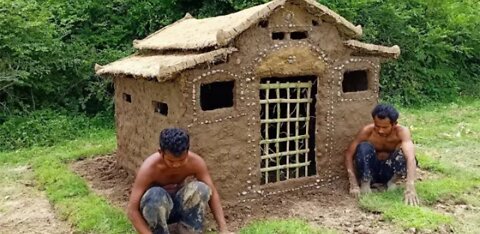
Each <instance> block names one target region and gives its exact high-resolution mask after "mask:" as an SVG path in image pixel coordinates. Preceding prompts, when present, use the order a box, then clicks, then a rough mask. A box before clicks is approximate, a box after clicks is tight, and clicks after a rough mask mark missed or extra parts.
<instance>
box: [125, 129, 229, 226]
mask: <svg viewBox="0 0 480 234" xmlns="http://www.w3.org/2000/svg"><path fill="white" fill-rule="evenodd" d="M189 145H190V140H189V136H188V133H187V132H185V131H184V130H182V129H178V128H167V129H164V130H163V131H162V132H161V133H160V149H159V150H158V152H156V153H154V154H152V155H151V156H150V157H148V158H147V159H146V160H145V161H144V162H143V164H142V166H141V167H140V169H139V170H138V172H137V176H136V178H135V182H134V184H133V188H132V193H131V195H130V201H129V202H128V208H127V212H128V217H129V219H130V220H131V221H132V223H133V226H134V227H135V229H136V230H137V231H138V232H139V233H142V234H143V233H155V234H156V233H167V234H168V233H169V230H168V226H167V224H171V223H178V224H177V228H178V229H179V231H180V233H202V232H203V221H204V213H205V206H206V204H207V203H208V204H209V206H210V209H211V210H212V213H213V216H214V217H215V220H216V221H217V224H218V227H219V231H220V233H229V232H228V231H227V225H226V223H225V218H224V215H223V209H222V206H221V204H220V197H219V195H218V192H217V189H216V188H215V185H213V182H212V179H211V178H210V174H209V172H208V169H207V165H206V164H205V161H204V160H203V159H202V158H201V157H200V156H198V155H197V154H195V153H193V152H190V151H189ZM192 176H193V177H194V178H195V179H196V180H193V181H190V182H187V181H186V180H185V179H186V178H187V177H192Z"/></svg>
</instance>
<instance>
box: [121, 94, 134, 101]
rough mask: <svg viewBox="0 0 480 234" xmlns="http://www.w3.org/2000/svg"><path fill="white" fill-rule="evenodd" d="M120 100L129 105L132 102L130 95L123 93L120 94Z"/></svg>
mask: <svg viewBox="0 0 480 234" xmlns="http://www.w3.org/2000/svg"><path fill="white" fill-rule="evenodd" d="M122 98H123V100H124V101H126V102H130V103H131V102H132V95H130V94H128V93H123V94H122Z"/></svg>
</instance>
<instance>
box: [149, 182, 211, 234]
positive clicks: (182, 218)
mask: <svg viewBox="0 0 480 234" xmlns="http://www.w3.org/2000/svg"><path fill="white" fill-rule="evenodd" d="M210 195H211V190H210V188H209V187H208V186H207V185H206V184H205V183H203V182H200V181H192V182H189V183H188V184H186V185H185V186H184V187H182V188H181V189H180V190H178V191H177V192H176V193H175V194H169V193H168V192H167V191H166V190H165V189H163V188H162V187H151V188H150V189H148V190H147V192H145V194H143V196H142V200H141V201H140V211H141V213H142V215H143V218H144V219H145V221H146V222H147V223H148V225H149V226H150V229H151V230H152V232H153V233H155V234H157V233H167V234H168V233H169V231H168V224H171V223H178V222H179V223H181V224H183V225H184V226H186V227H187V228H188V229H191V230H192V231H193V232H195V233H202V231H203V220H204V213H205V206H206V205H208V201H209V200H210Z"/></svg>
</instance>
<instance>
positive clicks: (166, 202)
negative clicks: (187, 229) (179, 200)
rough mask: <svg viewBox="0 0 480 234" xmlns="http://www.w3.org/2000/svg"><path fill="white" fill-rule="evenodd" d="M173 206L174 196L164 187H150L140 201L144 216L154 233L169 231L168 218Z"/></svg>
mask: <svg viewBox="0 0 480 234" xmlns="http://www.w3.org/2000/svg"><path fill="white" fill-rule="evenodd" d="M172 208H173V201H172V198H171V197H170V195H169V194H168V192H167V191H166V190H165V189H163V188H162V187H152V188H150V189H148V190H147V192H145V194H143V196H142V200H141V201H140V210H141V212H142V215H143V218H144V219H145V221H147V223H148V226H150V229H151V230H152V231H153V233H154V234H161V233H165V234H168V233H169V231H168V225H167V220H168V217H169V216H170V212H171V210H172Z"/></svg>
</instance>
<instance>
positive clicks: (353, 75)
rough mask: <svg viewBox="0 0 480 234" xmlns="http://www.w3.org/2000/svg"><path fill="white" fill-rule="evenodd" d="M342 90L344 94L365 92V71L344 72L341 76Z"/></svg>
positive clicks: (366, 78) (366, 73)
mask: <svg viewBox="0 0 480 234" xmlns="http://www.w3.org/2000/svg"><path fill="white" fill-rule="evenodd" d="M342 89H343V92H344V93H350V92H359V91H364V90H367V89H368V72H367V71H366V70H357V71H347V72H345V73H344V74H343V81H342Z"/></svg>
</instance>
